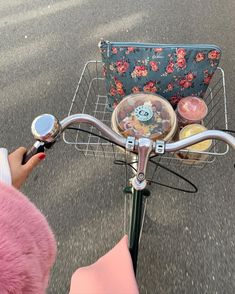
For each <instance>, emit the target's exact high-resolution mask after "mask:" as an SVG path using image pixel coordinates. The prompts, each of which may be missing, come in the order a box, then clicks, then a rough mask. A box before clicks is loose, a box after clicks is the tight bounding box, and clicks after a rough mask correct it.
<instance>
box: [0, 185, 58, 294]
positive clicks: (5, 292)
mask: <svg viewBox="0 0 235 294" xmlns="http://www.w3.org/2000/svg"><path fill="white" fill-rule="evenodd" d="M55 256H56V242H55V239H54V236H53V233H52V231H51V229H50V228H49V226H48V223H47V221H46V219H45V217H44V216H43V215H42V214H41V213H40V211H39V210H38V209H37V208H36V207H35V206H34V205H33V204H32V203H31V202H30V201H29V200H28V199H27V198H26V197H25V196H24V195H23V194H22V193H20V192H19V191H18V190H16V189H15V188H13V187H11V186H8V185H5V184H3V183H1V182H0V293H1V294H43V293H45V292H46V288H47V285H48V279H49V273H50V269H51V267H52V265H53V263H54V261H55Z"/></svg>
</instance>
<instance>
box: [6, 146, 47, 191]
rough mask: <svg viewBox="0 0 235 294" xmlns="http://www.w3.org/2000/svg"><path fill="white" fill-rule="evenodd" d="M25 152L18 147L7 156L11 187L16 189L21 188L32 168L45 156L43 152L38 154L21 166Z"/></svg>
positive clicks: (22, 148) (25, 150)
mask: <svg viewBox="0 0 235 294" xmlns="http://www.w3.org/2000/svg"><path fill="white" fill-rule="evenodd" d="M26 152H27V149H26V148H24V147H20V148H18V149H16V150H15V151H14V152H12V153H11V154H10V155H9V156H8V161H9V166H10V170H11V177H12V185H13V186H14V187H15V188H17V189H19V188H20V187H21V186H22V184H23V183H24V182H25V181H26V179H27V177H28V176H29V174H30V173H31V171H32V170H33V169H34V167H36V166H37V165H38V164H39V162H41V161H42V160H43V159H44V158H45V156H46V154H45V153H43V152H41V153H38V154H36V155H34V156H33V157H32V158H30V160H29V161H28V162H27V163H26V164H24V165H22V161H23V156H24V154H25V153H26Z"/></svg>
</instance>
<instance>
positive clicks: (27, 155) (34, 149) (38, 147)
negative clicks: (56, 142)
mask: <svg viewBox="0 0 235 294" xmlns="http://www.w3.org/2000/svg"><path fill="white" fill-rule="evenodd" d="M37 143H38V142H36V143H35V144H34V145H33V146H32V147H31V148H30V149H29V150H28V151H27V152H26V153H25V154H24V156H23V160H22V164H26V163H27V162H28V161H29V160H30V158H31V157H33V156H34V155H35V154H37V153H40V152H44V146H43V145H39V144H37ZM35 145H36V146H35Z"/></svg>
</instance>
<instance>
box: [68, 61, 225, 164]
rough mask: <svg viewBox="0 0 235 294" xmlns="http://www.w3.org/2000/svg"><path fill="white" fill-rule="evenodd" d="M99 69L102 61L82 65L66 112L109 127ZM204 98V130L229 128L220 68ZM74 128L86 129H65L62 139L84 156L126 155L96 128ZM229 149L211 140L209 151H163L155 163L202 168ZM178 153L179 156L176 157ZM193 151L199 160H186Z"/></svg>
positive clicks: (123, 156)
mask: <svg viewBox="0 0 235 294" xmlns="http://www.w3.org/2000/svg"><path fill="white" fill-rule="evenodd" d="M102 68H103V64H102V62H101V61H89V62H87V63H86V64H85V66H84V68H83V71H82V74H81V77H80V80H79V82H78V85H77V88H76V91H75V94H74V96H73V99H72V103H71V106H70V109H69V113H68V114H69V115H72V114H75V113H86V114H90V115H92V116H94V117H96V118H97V119H99V120H101V121H102V122H103V123H105V124H106V125H108V126H109V127H111V116H112V112H110V111H109V110H108V108H107V95H106V88H105V79H104V77H103V74H102ZM204 101H205V102H206V104H207V106H208V114H207V116H206V118H205V120H204V122H203V123H204V126H205V127H206V128H207V129H222V130H225V129H228V119H227V107H226V91H225V76H224V71H223V69H222V68H220V67H219V68H217V70H216V72H215V74H214V76H213V79H212V80H211V82H210V85H209V87H208V89H207V92H206V94H205V96H204ZM77 127H79V128H81V129H83V130H85V131H86V132H84V131H79V130H77V131H74V130H66V131H65V133H64V135H63V139H64V141H65V143H67V144H72V145H74V146H75V148H76V149H77V150H78V151H79V152H81V153H82V154H83V155H84V156H95V157H106V158H107V157H112V158H114V159H122V160H123V159H124V160H126V154H125V152H123V150H122V149H121V148H120V147H117V146H115V145H113V144H112V143H109V142H107V141H106V140H104V139H102V138H99V137H97V136H95V134H99V135H102V134H101V133H100V132H99V131H98V130H97V129H96V128H94V127H93V126H89V125H87V124H80V125H79V126H77ZM228 150H229V146H228V145H227V144H225V143H223V142H220V141H215V140H213V141H212V145H211V147H210V150H209V151H207V152H196V151H194V152H192V151H189V150H180V152H177V153H166V154H164V155H162V156H158V157H157V158H156V159H155V160H156V161H157V162H160V161H161V163H162V164H166V165H167V166H169V165H177V166H179V165H180V166H182V167H183V166H184V167H186V166H188V167H198V168H202V167H204V166H205V165H206V164H208V163H212V162H213V161H214V160H215V159H216V157H218V156H222V155H225V154H226V153H227V152H228ZM180 154H181V157H180V156H179V155H180ZM182 154H183V159H182ZM192 154H193V157H195V156H197V155H198V157H199V158H200V160H192V159H189V158H192V156H191V155H192ZM187 158H188V159H187Z"/></svg>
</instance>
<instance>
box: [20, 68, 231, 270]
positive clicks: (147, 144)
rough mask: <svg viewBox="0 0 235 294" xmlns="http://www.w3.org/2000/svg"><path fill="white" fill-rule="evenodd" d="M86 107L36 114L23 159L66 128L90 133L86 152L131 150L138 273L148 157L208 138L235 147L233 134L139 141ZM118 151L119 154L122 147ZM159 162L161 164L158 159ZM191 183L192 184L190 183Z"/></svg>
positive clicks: (132, 240)
mask: <svg viewBox="0 0 235 294" xmlns="http://www.w3.org/2000/svg"><path fill="white" fill-rule="evenodd" d="M96 65H97V64H96ZM96 70H97V68H96ZM222 73H223V72H222ZM83 75H84V71H83V74H82V76H83ZM91 80H92V79H91ZM81 81H82V80H81V79H80V81H79V84H78V88H77V90H76V93H75V96H74V98H73V103H75V98H76V95H77V93H78V91H79V90H80V89H81V88H79V87H80V86H81ZM92 81H93V80H92ZM98 81H99V79H98ZM96 82H97V81H96ZM223 82H224V80H223ZM97 85H98V82H97ZM223 86H225V84H223ZM87 88H88V90H89V91H92V86H91V85H88V86H87ZM223 90H224V88H223ZM224 95H225V92H224ZM85 96H86V100H85V102H86V103H89V102H87V101H88V96H89V95H86V93H85ZM100 96H102V95H100ZM213 97H214V96H213ZM210 103H211V102H210ZM104 104H105V103H104ZM217 104H218V103H217ZM214 105H216V104H213V102H212V108H213V109H214V110H215V106H214ZM225 106H226V105H225ZM96 107H99V105H98V106H97V105H96ZM85 109H86V105H85V107H84V108H83V111H81V113H80V114H70V115H69V116H68V117H66V118H64V119H63V120H62V121H59V120H58V119H57V118H55V117H54V116H53V115H50V114H44V115H41V116H39V117H37V118H36V119H35V120H34V121H33V123H32V133H33V136H34V138H35V139H36V142H35V144H34V145H33V147H32V148H31V149H30V150H29V151H28V152H27V155H26V156H25V159H24V161H25V162H26V161H27V160H29V158H30V157H31V156H32V155H33V154H35V153H37V152H40V151H42V150H44V148H47V149H49V148H51V147H52V146H53V144H54V143H55V142H56V141H57V140H58V138H59V137H60V135H61V134H64V131H65V130H66V129H72V130H77V131H78V133H79V134H80V133H81V132H84V133H85V134H87V135H88V138H89V142H88V143H86V145H85V147H86V149H85V151H86V152H87V153H89V152H91V153H93V154H94V155H95V153H96V152H97V153H98V152H103V153H105V151H104V148H109V149H110V148H111V151H109V152H110V153H114V151H113V150H114V149H113V148H114V145H115V146H118V147H119V148H123V149H124V150H126V151H128V154H132V155H131V156H132V158H131V159H132V161H131V163H129V164H130V165H132V167H133V169H134V175H133V177H132V178H131V180H130V185H129V186H128V187H127V188H126V190H125V192H126V193H129V194H130V195H131V202H132V203H131V207H132V210H131V216H130V230H129V250H130V255H131V258H132V263H133V269H134V272H135V274H136V272H137V260H138V248H139V240H140V235H141V230H142V226H143V221H144V214H145V208H144V198H145V197H148V196H149V193H150V192H149V190H148V189H146V186H147V180H146V168H147V162H148V160H150V161H151V160H153V158H154V157H155V156H158V158H160V157H162V156H163V155H164V154H167V153H170V154H173V153H174V152H178V151H182V150H183V151H184V152H186V151H185V148H187V147H188V146H190V145H193V144H195V143H198V142H201V141H204V140H207V139H213V140H220V141H224V142H226V143H227V144H228V145H231V147H233V148H234V149H235V138H234V137H233V136H232V135H230V134H228V133H226V132H223V131H220V130H208V131H204V132H202V133H199V134H197V135H194V136H192V137H189V138H186V139H183V140H181V141H178V142H173V143H166V142H164V141H155V142H153V141H151V140H150V139H148V138H140V139H138V140H136V139H135V138H133V137H128V138H124V137H121V136H120V135H118V134H117V133H115V132H114V131H113V130H112V129H110V128H109V127H108V126H107V125H106V124H105V123H104V122H102V121H105V120H107V119H106V117H105V115H106V113H105V112H104V113H101V116H102V117H101V120H102V121H101V120H99V119H97V118H96V117H94V116H91V115H88V114H84V111H85ZM225 109H226V108H225ZM71 110H72V108H70V112H71ZM97 113H98V114H99V110H97V109H96V110H95V114H97ZM225 114H226V111H225ZM213 119H214V117H212V119H211V120H212V121H213ZM74 124H78V127H74V126H73V125H74ZM81 124H82V125H86V126H87V125H89V126H91V128H88V129H86V128H81V127H80V126H81ZM93 128H96V129H97V130H98V133H94V132H93ZM225 129H227V120H226V116H225ZM93 137H95V138H97V137H98V139H99V141H98V142H92V139H94V138H93ZM64 140H65V141H66V138H65V135H64ZM100 140H103V141H106V142H108V143H107V145H104V144H105V143H101V142H100ZM67 143H68V142H67ZM79 144H82V142H81V140H78V138H76V144H75V146H76V148H78V149H79V150H80V145H79ZM83 144H84V143H83ZM92 144H94V145H93V146H95V148H96V149H92V148H91V149H90V150H89V148H88V147H89V146H92ZM82 146H84V145H82ZM87 146H88V147H87ZM225 146H226V145H225ZM215 147H218V146H217V145H216V143H215V145H214V146H213V148H215ZM99 148H101V151H100V150H99ZM80 151H81V150H80ZM219 151H220V152H219ZM219 151H218V149H216V151H215V150H214V152H213V153H212V152H208V155H213V156H215V155H221V154H222V155H224V154H226V153H227V152H228V147H227V146H226V149H225V150H222V151H221V150H219ZM187 152H189V151H187ZM117 153H120V151H119V149H118V151H117ZM107 154H108V153H107ZM114 154H115V153H114ZM171 160H172V157H171ZM213 160H214V159H212V160H211V161H213ZM168 162H169V161H168ZM116 163H119V164H123V161H118V160H117V161H116ZM181 163H182V161H181ZM158 164H160V163H159V162H158ZM189 183H190V184H192V183H191V182H189ZM194 188H195V186H194ZM194 192H195V190H194Z"/></svg>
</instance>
